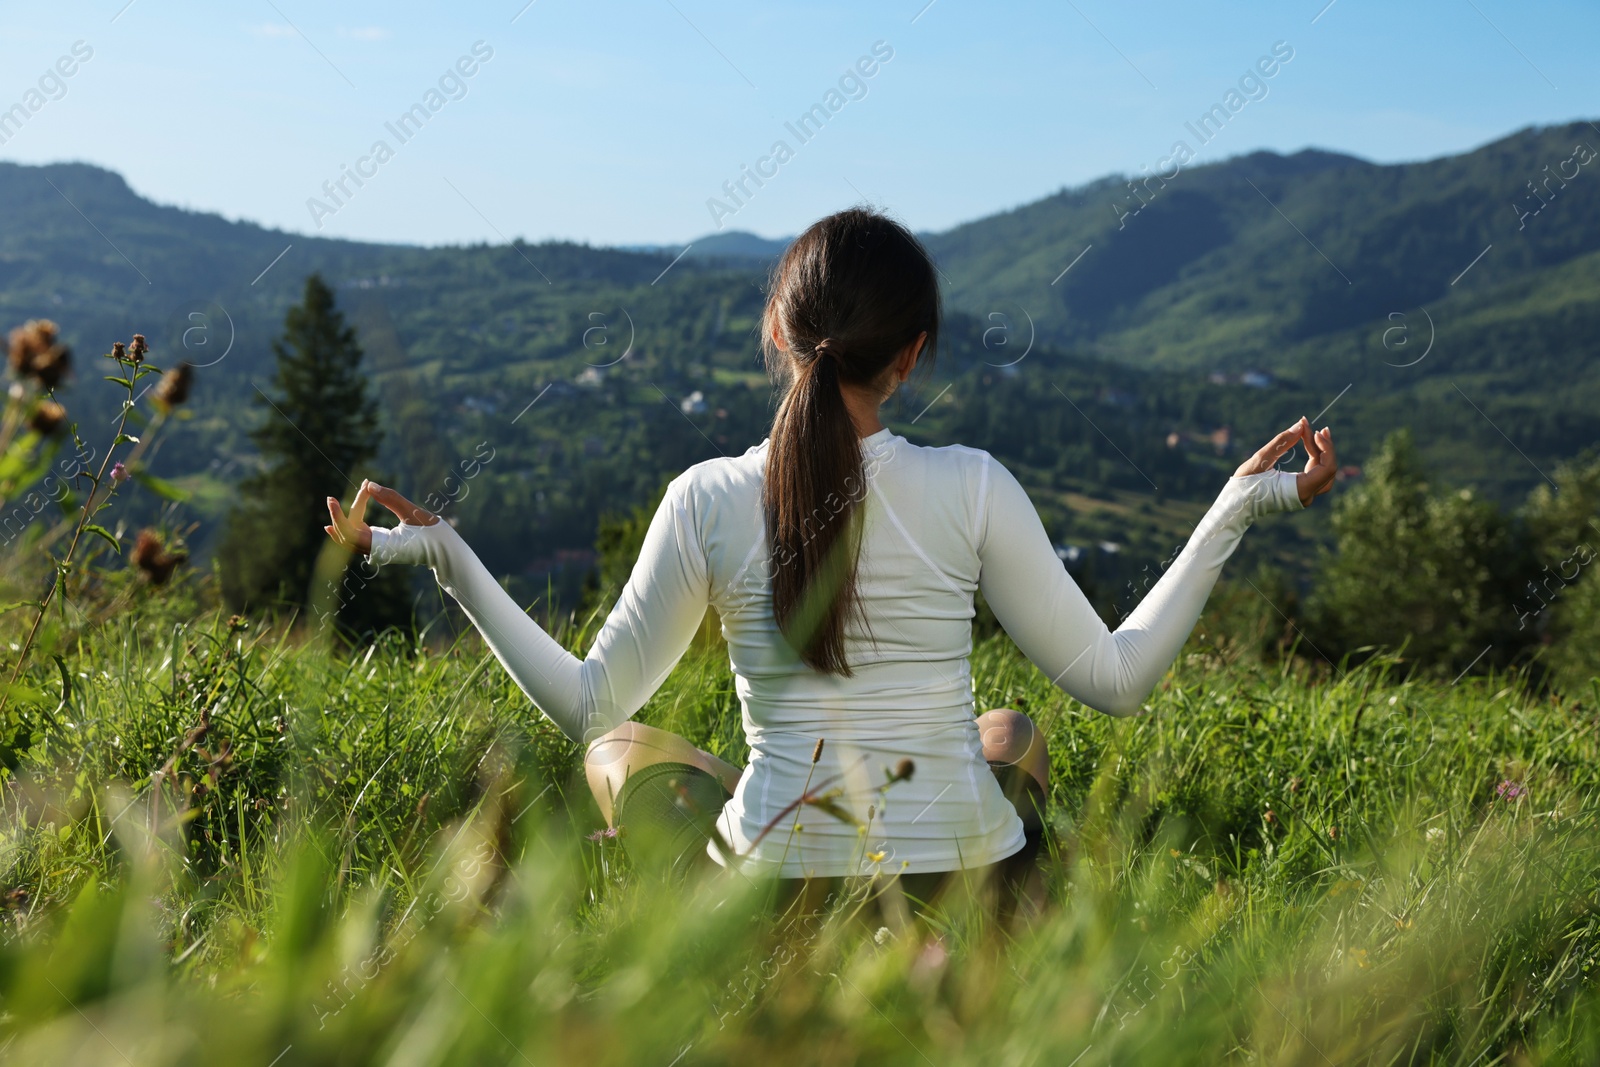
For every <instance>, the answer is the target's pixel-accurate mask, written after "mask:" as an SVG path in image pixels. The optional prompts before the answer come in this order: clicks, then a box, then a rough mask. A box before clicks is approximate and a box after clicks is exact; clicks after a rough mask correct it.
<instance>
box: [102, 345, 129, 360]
mask: <svg viewBox="0 0 1600 1067" xmlns="http://www.w3.org/2000/svg"><path fill="white" fill-rule="evenodd" d="M106 358H107V359H114V360H116V361H117V362H118V363H126V362H127V361H128V346H127V345H125V344H123V343H122V342H121V341H112V342H111V353H110V354H109V355H108V356H106Z"/></svg>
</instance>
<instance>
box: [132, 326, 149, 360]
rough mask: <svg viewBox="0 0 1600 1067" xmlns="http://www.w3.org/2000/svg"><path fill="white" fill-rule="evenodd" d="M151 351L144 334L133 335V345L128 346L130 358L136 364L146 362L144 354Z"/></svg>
mask: <svg viewBox="0 0 1600 1067" xmlns="http://www.w3.org/2000/svg"><path fill="white" fill-rule="evenodd" d="M148 351H150V346H149V345H148V344H146V343H145V339H144V334H142V333H136V334H134V335H133V343H132V344H130V345H129V346H128V358H129V359H131V360H133V361H134V362H135V363H143V362H144V354H145V353H146V352H148Z"/></svg>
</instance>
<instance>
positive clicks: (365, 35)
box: [339, 26, 389, 41]
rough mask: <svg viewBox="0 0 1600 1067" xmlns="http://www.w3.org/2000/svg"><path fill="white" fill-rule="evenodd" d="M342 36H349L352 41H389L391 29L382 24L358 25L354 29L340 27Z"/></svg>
mask: <svg viewBox="0 0 1600 1067" xmlns="http://www.w3.org/2000/svg"><path fill="white" fill-rule="evenodd" d="M339 36H340V37H348V38H349V39H350V40H352V41H387V40H388V39H389V31H388V30H386V29H384V28H383V27H382V26H357V27H355V28H354V29H342V28H341V29H340V30H339Z"/></svg>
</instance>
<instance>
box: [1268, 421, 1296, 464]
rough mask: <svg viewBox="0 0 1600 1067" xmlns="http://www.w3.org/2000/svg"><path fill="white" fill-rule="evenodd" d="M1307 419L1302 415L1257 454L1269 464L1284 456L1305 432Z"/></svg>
mask: <svg viewBox="0 0 1600 1067" xmlns="http://www.w3.org/2000/svg"><path fill="white" fill-rule="evenodd" d="M1305 421H1306V420H1305V417H1304V416H1301V417H1300V419H1299V421H1297V422H1296V423H1295V424H1294V425H1293V426H1290V427H1289V428H1288V429H1287V430H1284V431H1283V432H1282V433H1280V434H1278V436H1276V437H1274V438H1273V439H1272V440H1270V441H1268V442H1267V444H1266V446H1265V447H1264V448H1262V449H1261V451H1260V452H1258V453H1257V455H1259V456H1260V457H1261V458H1262V459H1264V460H1266V461H1267V462H1268V463H1269V464H1271V463H1276V462H1278V460H1280V459H1282V458H1283V454H1284V453H1285V452H1287V451H1289V449H1291V448H1293V447H1294V446H1295V442H1297V441H1299V440H1300V436H1301V434H1302V433H1304V432H1305Z"/></svg>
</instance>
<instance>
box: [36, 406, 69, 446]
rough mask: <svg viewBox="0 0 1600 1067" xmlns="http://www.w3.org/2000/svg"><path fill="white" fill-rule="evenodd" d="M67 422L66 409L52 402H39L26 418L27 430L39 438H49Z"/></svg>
mask: <svg viewBox="0 0 1600 1067" xmlns="http://www.w3.org/2000/svg"><path fill="white" fill-rule="evenodd" d="M66 421H67V409H66V408H64V407H62V406H61V405H60V404H58V403H56V402H55V401H54V400H41V401H40V402H39V406H38V407H36V408H34V409H33V414H32V415H29V416H28V429H30V430H32V431H33V432H34V433H36V434H38V435H39V436H40V437H49V436H50V435H51V434H53V433H55V432H56V431H57V430H59V429H61V426H62V424H63V423H65V422H66Z"/></svg>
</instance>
